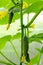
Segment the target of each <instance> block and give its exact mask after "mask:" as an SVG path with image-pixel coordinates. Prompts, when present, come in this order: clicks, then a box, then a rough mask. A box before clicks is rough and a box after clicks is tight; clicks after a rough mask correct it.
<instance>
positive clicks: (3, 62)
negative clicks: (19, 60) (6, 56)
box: [0, 60, 11, 65]
mask: <svg viewBox="0 0 43 65" xmlns="http://www.w3.org/2000/svg"><path fill="white" fill-rule="evenodd" d="M0 63H2V64H6V65H7V64H9V65H11V63H8V62H6V61H2V60H0Z"/></svg>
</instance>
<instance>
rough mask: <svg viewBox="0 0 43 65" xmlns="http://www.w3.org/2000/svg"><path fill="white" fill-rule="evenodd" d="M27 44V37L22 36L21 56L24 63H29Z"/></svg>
mask: <svg viewBox="0 0 43 65" xmlns="http://www.w3.org/2000/svg"><path fill="white" fill-rule="evenodd" d="M28 43H29V41H28V37H27V36H24V39H23V55H24V56H25V59H26V61H27V62H30V58H29V54H28V49H29V46H28Z"/></svg>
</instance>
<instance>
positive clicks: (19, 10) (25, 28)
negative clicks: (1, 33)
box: [0, 0, 43, 65]
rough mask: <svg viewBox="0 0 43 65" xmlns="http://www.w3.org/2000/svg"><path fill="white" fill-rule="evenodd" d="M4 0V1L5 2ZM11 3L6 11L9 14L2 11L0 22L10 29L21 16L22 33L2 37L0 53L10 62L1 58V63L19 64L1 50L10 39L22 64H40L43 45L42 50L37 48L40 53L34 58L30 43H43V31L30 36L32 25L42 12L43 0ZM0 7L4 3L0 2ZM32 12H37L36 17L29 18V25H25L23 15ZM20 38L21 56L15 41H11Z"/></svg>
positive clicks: (19, 0)
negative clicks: (30, 51) (30, 54)
mask: <svg viewBox="0 0 43 65" xmlns="http://www.w3.org/2000/svg"><path fill="white" fill-rule="evenodd" d="M3 1H5V0H3ZM3 1H2V3H3ZM9 2H10V1H9ZM7 3H8V2H7ZM11 3H12V4H11ZM11 3H10V4H11V5H12V6H11V5H9V7H10V8H8V7H7V6H6V8H8V10H7V11H6V12H7V14H6V15H5V16H6V17H5V16H4V15H2V14H3V13H4V12H3V13H2V12H1V11H0V17H1V16H2V17H1V19H0V24H1V25H2V24H8V26H7V30H8V29H9V27H10V24H11V23H12V22H14V21H15V20H17V19H19V18H20V24H21V29H20V30H21V33H17V34H16V35H14V36H13V37H12V36H11V35H9V36H5V37H2V38H0V54H1V55H2V56H3V57H4V58H5V59H6V60H8V61H9V63H8V62H4V61H1V60H0V63H3V64H6V65H17V64H16V63H14V62H12V61H11V60H10V59H9V58H7V57H6V56H5V55H4V54H3V53H2V51H1V50H2V48H3V47H4V46H5V44H6V42H7V41H9V42H10V43H11V45H12V47H13V49H14V52H15V53H16V55H17V57H18V59H19V61H20V65H22V64H23V63H24V64H25V65H34V64H37V65H40V64H39V62H40V58H41V55H42V54H43V47H42V48H41V50H40V49H36V50H38V51H39V54H40V55H39V56H38V55H36V56H35V57H34V58H32V59H30V56H29V53H28V51H29V43H32V42H33V41H35V42H38V43H41V44H43V43H42V40H43V33H42V32H41V33H39V34H34V35H32V36H30V37H29V28H30V27H31V25H32V23H33V22H34V20H35V19H36V18H37V16H38V15H39V14H40V12H41V11H42V10H43V1H42V0H30V1H28V0H11ZM3 6H4V7H5V5H3ZM0 7H2V4H0ZM31 12H35V13H36V14H35V15H34V17H33V18H32V20H31V21H29V19H28V21H27V25H24V24H23V15H24V14H25V13H27V14H30V13H31ZM1 13H2V14H1ZM17 15H18V16H17ZM8 18H9V19H8ZM13 18H14V21H13ZM28 18H29V17H28ZM7 20H8V22H7ZM19 38H20V39H21V56H20V57H19V54H18V52H17V50H16V49H15V46H14V45H13V43H12V41H11V40H13V39H19ZM3 41H4V42H3ZM35 59H36V60H35ZM34 60H35V62H34ZM25 61H26V62H25Z"/></svg>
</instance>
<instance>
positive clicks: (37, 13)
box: [25, 8, 43, 28]
mask: <svg viewBox="0 0 43 65" xmlns="http://www.w3.org/2000/svg"><path fill="white" fill-rule="evenodd" d="M42 10H43V8H41V9H40V11H39V12H38V13H37V14H36V15H35V16H34V17H33V18H32V20H31V21H30V23H28V24H27V25H26V26H25V27H26V28H27V27H29V26H30V25H31V24H32V23H33V21H34V20H35V19H36V17H37V16H38V15H39V13H40V12H41V11H42Z"/></svg>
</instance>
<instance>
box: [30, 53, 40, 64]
mask: <svg viewBox="0 0 43 65" xmlns="http://www.w3.org/2000/svg"><path fill="white" fill-rule="evenodd" d="M39 57H40V54H39V53H38V54H37V55H36V56H34V57H33V58H32V59H31V63H32V64H36V63H37V62H38V59H39Z"/></svg>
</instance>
